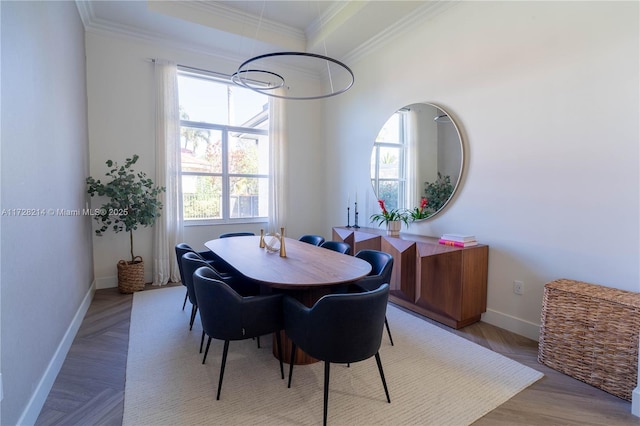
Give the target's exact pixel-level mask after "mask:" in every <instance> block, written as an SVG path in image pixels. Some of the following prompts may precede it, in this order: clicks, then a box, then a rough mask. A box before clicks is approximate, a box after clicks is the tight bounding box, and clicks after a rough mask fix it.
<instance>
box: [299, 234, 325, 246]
mask: <svg viewBox="0 0 640 426" xmlns="http://www.w3.org/2000/svg"><path fill="white" fill-rule="evenodd" d="M298 240H299V241H302V242H304V243H309V244H313V245H314V246H319V245H320V244H322V243H323V242H324V237H323V236H321V235H310V234H309V235H303V236H301V237H300V238H298Z"/></svg>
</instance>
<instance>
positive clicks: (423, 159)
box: [371, 103, 464, 220]
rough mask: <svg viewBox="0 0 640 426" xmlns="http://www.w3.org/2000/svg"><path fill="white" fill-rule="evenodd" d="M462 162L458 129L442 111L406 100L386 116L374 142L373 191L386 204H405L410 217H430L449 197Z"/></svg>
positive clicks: (452, 192)
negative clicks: (407, 103) (404, 104)
mask: <svg viewBox="0 0 640 426" xmlns="http://www.w3.org/2000/svg"><path fill="white" fill-rule="evenodd" d="M463 164H464V150H463V145H462V138H461V136H460V131H459V130H458V126H457V125H456V123H455V122H454V121H453V120H452V119H451V117H450V115H449V114H448V113H447V111H445V110H444V109H443V108H441V107H439V106H436V105H433V104H428V103H418V104H412V105H407V106H406V107H404V108H401V109H399V110H398V111H396V112H395V113H394V114H393V115H392V116H391V117H390V118H389V119H388V120H387V122H386V123H385V124H384V126H382V129H381V130H380V132H379V133H378V136H377V137H376V140H375V142H374V144H373V150H372V152H371V183H372V185H373V191H374V193H375V194H376V197H377V198H378V199H379V200H384V202H385V206H386V208H387V210H390V209H396V208H397V209H407V210H409V211H410V212H411V213H412V217H413V219H415V220H424V219H429V218H432V217H434V216H436V215H437V214H438V213H440V212H441V211H442V210H443V209H444V207H445V206H446V205H447V204H448V203H449V202H450V201H451V200H452V199H453V196H454V194H455V192H456V190H457V189H458V185H459V183H460V178H461V176H462V168H463ZM425 200H426V201H425Z"/></svg>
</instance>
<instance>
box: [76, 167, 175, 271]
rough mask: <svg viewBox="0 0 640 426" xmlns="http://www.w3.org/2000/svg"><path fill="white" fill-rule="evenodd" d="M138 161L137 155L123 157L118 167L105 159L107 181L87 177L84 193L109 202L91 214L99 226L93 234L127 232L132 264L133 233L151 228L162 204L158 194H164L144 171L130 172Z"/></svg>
mask: <svg viewBox="0 0 640 426" xmlns="http://www.w3.org/2000/svg"><path fill="white" fill-rule="evenodd" d="M138 158H139V156H138V155H137V154H136V155H134V156H133V157H132V158H127V159H126V160H125V163H124V165H121V166H118V163H116V162H114V161H112V160H108V161H107V162H106V165H107V167H108V168H109V171H108V172H107V173H106V174H105V176H106V177H107V178H108V179H109V180H108V182H104V183H103V182H101V181H100V180H99V179H98V180H96V179H94V178H92V177H91V176H89V177H88V178H87V185H88V186H89V188H88V190H87V192H88V193H89V194H90V195H91V196H92V197H93V196H96V195H97V196H100V197H107V198H108V199H109V201H107V202H106V203H104V204H103V205H102V207H100V209H98V210H96V211H95V212H94V213H95V214H94V219H95V220H96V221H97V222H98V223H99V224H101V227H100V229H96V235H102V234H103V233H104V232H105V231H107V229H109V228H111V229H112V230H113V231H114V232H116V233H117V232H121V231H126V232H128V233H129V242H130V248H131V262H132V263H133V262H135V256H134V254H133V231H134V230H136V229H138V226H144V227H147V226H152V225H153V224H154V223H155V221H156V219H157V218H158V217H160V211H161V210H162V203H161V202H160V200H158V194H160V193H161V192H164V191H165V188H164V187H159V186H155V185H154V183H153V181H152V180H151V179H149V178H147V175H146V174H145V173H144V172H136V171H134V170H133V167H132V166H133V165H134V164H135V163H136V161H138Z"/></svg>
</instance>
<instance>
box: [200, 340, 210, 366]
mask: <svg viewBox="0 0 640 426" xmlns="http://www.w3.org/2000/svg"><path fill="white" fill-rule="evenodd" d="M209 346H211V337H209V340H207V349H205V350H204V356H203V357H202V363H203V364H204V362H205V361H206V360H207V354H208V353H209Z"/></svg>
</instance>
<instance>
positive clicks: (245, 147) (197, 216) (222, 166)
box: [178, 71, 269, 224]
mask: <svg viewBox="0 0 640 426" xmlns="http://www.w3.org/2000/svg"><path fill="white" fill-rule="evenodd" d="M178 91H179V98H180V150H181V165H182V170H181V174H182V213H183V218H184V220H185V222H186V223H188V224H196V223H207V224H215V223H231V222H251V221H258V220H260V221H263V220H265V219H266V218H267V217H268V211H269V132H268V130H269V107H268V106H269V101H268V98H267V96H265V95H262V94H259V93H256V92H254V91H252V90H249V89H245V88H242V87H238V86H236V85H235V84H233V83H231V82H230V81H223V80H220V79H216V78H213V77H209V76H205V75H201V74H195V73H192V72H185V71H180V72H179V73H178Z"/></svg>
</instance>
